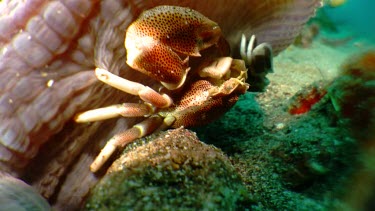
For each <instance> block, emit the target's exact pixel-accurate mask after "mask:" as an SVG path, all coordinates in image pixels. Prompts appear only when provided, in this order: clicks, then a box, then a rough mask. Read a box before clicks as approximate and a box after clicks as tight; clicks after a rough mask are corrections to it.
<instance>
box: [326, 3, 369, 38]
mask: <svg viewBox="0 0 375 211" xmlns="http://www.w3.org/2000/svg"><path fill="white" fill-rule="evenodd" d="M323 11H324V12H325V13H326V14H327V16H328V17H329V18H331V20H332V21H333V22H334V23H335V25H336V26H337V28H338V29H340V30H346V31H349V32H352V33H353V34H354V35H361V36H363V37H367V38H369V39H372V40H375V1H374V0H347V2H346V3H345V4H343V5H341V6H339V7H329V6H325V7H324V8H323Z"/></svg>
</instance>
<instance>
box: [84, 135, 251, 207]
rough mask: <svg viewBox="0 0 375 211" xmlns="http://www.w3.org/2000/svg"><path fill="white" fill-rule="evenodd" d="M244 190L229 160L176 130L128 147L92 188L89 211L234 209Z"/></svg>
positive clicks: (88, 205) (237, 205)
mask: <svg viewBox="0 0 375 211" xmlns="http://www.w3.org/2000/svg"><path fill="white" fill-rule="evenodd" d="M245 192H246V190H245V189H244V186H243V185H242V182H241V179H240V177H239V176H238V174H237V173H236V172H235V169H234V167H233V166H232V165H231V163H230V161H229V160H228V158H227V157H226V156H225V155H224V154H223V152H222V151H220V150H219V149H217V148H215V147H213V146H209V145H206V144H204V143H202V142H200V141H199V140H198V139H197V137H196V135H195V133H193V132H191V131H188V130H185V129H176V130H170V131H167V132H160V133H158V134H155V135H152V136H150V137H148V138H144V139H140V140H139V141H136V142H135V143H132V144H130V145H129V146H127V147H126V149H125V150H124V152H123V154H122V156H121V157H120V158H119V159H117V160H116V161H115V162H114V163H113V165H112V166H111V167H110V168H109V170H108V172H107V174H106V176H105V177H104V178H103V179H102V180H101V181H100V182H99V184H98V185H97V186H96V187H95V188H94V190H92V193H91V196H90V197H89V199H88V201H87V204H86V207H85V208H86V209H87V210H128V209H133V210H187V209H189V210H191V209H194V210H235V209H237V208H239V203H241V200H242V198H243V197H244V194H245Z"/></svg>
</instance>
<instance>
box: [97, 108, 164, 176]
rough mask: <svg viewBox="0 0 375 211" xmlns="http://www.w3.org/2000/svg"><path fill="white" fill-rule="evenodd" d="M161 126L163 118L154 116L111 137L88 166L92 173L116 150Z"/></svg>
mask: <svg viewBox="0 0 375 211" xmlns="http://www.w3.org/2000/svg"><path fill="white" fill-rule="evenodd" d="M162 124H163V118H162V117H160V116H158V115H155V116H152V117H150V118H147V119H146V120H144V121H142V122H140V123H138V124H136V125H134V126H133V127H132V128H130V129H128V130H125V131H124V132H122V133H119V134H117V135H115V136H114V137H112V138H111V139H110V140H109V141H108V142H107V144H106V145H105V146H104V148H103V149H102V150H101V151H100V154H99V155H98V156H97V157H96V158H95V160H94V162H93V163H92V164H91V165H90V170H91V171H92V172H97V171H98V170H99V169H100V168H101V167H102V166H103V165H104V163H105V162H106V161H107V160H108V159H109V158H110V157H111V155H112V154H113V153H114V152H115V151H116V149H119V148H123V147H124V146H125V145H126V144H128V143H130V142H132V141H134V140H135V139H137V138H141V137H144V136H146V135H148V134H150V133H152V132H154V131H155V130H156V129H157V128H158V127H160V125H162Z"/></svg>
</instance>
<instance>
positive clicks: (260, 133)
mask: <svg viewBox="0 0 375 211" xmlns="http://www.w3.org/2000/svg"><path fill="white" fill-rule="evenodd" d="M322 37H324V34H323V35H320V36H318V37H317V38H316V39H315V40H314V41H313V43H312V44H311V46H309V47H307V48H301V47H297V46H295V45H292V46H290V47H289V48H288V49H286V50H285V51H284V52H282V53H280V54H279V55H278V56H276V57H275V58H274V73H272V74H269V75H268V78H269V80H270V84H269V85H268V87H267V89H266V91H265V92H261V93H247V94H246V95H245V96H243V97H242V98H241V99H240V101H239V102H238V103H237V104H236V105H235V106H234V108H232V109H231V111H229V112H228V113H227V114H226V115H225V116H223V117H222V118H221V119H219V120H218V121H216V122H214V123H212V124H210V125H208V126H206V127H204V128H199V129H196V131H197V133H198V136H199V138H200V139H201V140H203V141H204V142H206V143H209V144H213V145H215V146H217V147H218V148H220V149H222V150H223V151H224V153H226V154H227V155H228V156H229V157H230V160H231V162H232V164H233V165H234V166H235V168H236V170H237V171H238V172H239V173H240V175H241V177H242V179H243V181H244V183H245V185H246V188H247V190H248V191H249V193H250V200H249V201H248V203H246V206H245V207H248V208H249V207H250V208H251V210H374V209H375V202H374V201H375V198H374V196H373V195H374V190H375V183H374V182H373V178H374V174H375V173H374V170H375V169H374V167H372V166H373V164H374V162H371V161H369V160H370V159H369V157H368V154H366V153H368V152H366V150H363V148H361V147H359V146H358V143H357V140H355V139H354V138H352V137H351V134H350V133H349V132H348V130H347V127H348V126H347V124H345V123H343V121H342V120H341V119H340V116H339V115H336V111H335V109H334V108H333V106H332V104H331V102H330V100H329V99H328V100H326V101H325V102H321V103H320V104H317V106H315V107H313V109H312V110H311V111H310V112H308V113H306V114H302V115H290V114H289V113H288V112H287V109H288V106H289V105H290V103H291V101H290V98H291V97H292V96H293V95H294V94H295V93H296V92H298V91H301V90H309V88H308V85H310V84H313V83H316V82H318V81H323V83H329V81H332V80H333V79H334V78H335V77H336V76H337V74H339V72H340V69H341V67H342V64H343V63H345V62H346V61H347V60H350V58H351V57H353V56H354V55H358V54H360V53H361V52H366V51H367V50H369V49H375V47H374V46H375V45H374V44H373V42H371V41H368V40H366V39H362V38H358V37H357V38H354V39H352V40H350V41H349V42H343V43H342V44H339V45H337V46H330V45H326V44H323V42H322V41H321V38H322ZM324 38H326V37H324ZM330 39H336V38H335V37H330ZM370 118H371V117H370ZM370 132H371V131H370ZM363 153H365V154H366V155H363ZM373 155H374V154H371V153H370V157H371V156H372V157H371V158H373V157H374V156H373ZM363 172H365V173H363Z"/></svg>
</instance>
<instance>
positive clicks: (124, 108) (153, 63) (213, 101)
mask: <svg viewBox="0 0 375 211" xmlns="http://www.w3.org/2000/svg"><path fill="white" fill-rule="evenodd" d="M125 48H126V50H127V64H128V65H129V66H130V67H132V68H133V69H135V70H138V71H140V72H142V73H144V74H146V75H148V76H150V77H152V78H153V79H156V80H158V81H160V85H159V86H158V87H152V88H151V87H148V86H144V85H142V84H141V83H140V82H134V81H129V80H127V79H125V78H121V77H119V76H116V75H114V74H112V73H111V72H109V71H108V70H105V69H103V68H96V70H95V73H96V76H97V78H98V79H99V80H100V81H102V82H104V83H106V84H108V85H110V86H112V87H114V88H117V89H119V90H122V91H124V92H126V93H128V94H132V95H137V96H139V97H140V99H141V100H142V101H144V102H143V103H123V104H118V105H112V106H109V107H104V108H99V109H94V110H90V111H86V112H83V113H80V114H78V115H76V117H75V121H76V122H91V121H98V120H105V119H109V118H114V117H118V116H123V117H142V116H145V117H147V118H146V119H145V120H144V121H142V122H140V123H138V124H136V125H134V126H133V127H132V128H130V129H127V130H125V131H123V132H121V133H119V134H117V135H115V136H114V137H112V138H111V139H110V140H109V141H108V142H107V144H106V145H105V147H104V148H103V149H102V151H101V152H100V154H99V155H98V156H97V157H96V159H95V160H94V162H93V163H92V164H91V166H90V169H91V171H92V172H96V171H98V170H99V169H100V168H101V167H102V165H103V164H104V163H105V162H106V161H107V160H108V158H109V157H110V156H111V155H112V154H113V153H114V152H115V151H116V150H117V149H120V148H123V147H124V146H125V145H126V144H128V143H129V142H132V141H134V140H135V139H137V138H140V137H143V136H145V135H148V134H150V133H152V132H154V131H157V130H162V129H166V128H169V127H173V128H178V127H181V126H183V127H189V126H197V125H202V124H206V123H208V122H210V121H212V120H214V119H216V118H218V117H219V116H220V115H222V114H223V113H225V112H226V111H227V110H228V109H229V108H230V107H232V106H233V105H234V104H235V102H236V101H237V100H238V97H239V96H240V95H242V94H244V93H245V92H246V91H247V90H248V88H249V84H248V83H247V82H246V80H247V67H248V68H253V67H257V65H254V64H256V63H258V64H263V65H262V66H263V67H262V68H263V69H262V71H263V70H264V69H265V70H266V71H269V69H271V68H270V67H272V65H271V64H272V54H270V52H272V49H271V47H270V45H267V44H261V45H259V46H256V45H255V37H254V36H253V37H252V38H251V39H250V42H249V43H247V41H246V38H245V37H244V36H243V38H242V44H241V55H242V57H243V58H242V59H233V58H231V57H230V49H229V45H228V44H227V42H226V41H225V39H224V38H223V35H222V33H221V29H220V27H219V26H218V24H217V23H215V22H214V21H212V20H210V19H208V18H207V17H205V16H203V15H202V14H200V13H198V12H197V11H194V10H192V9H189V8H184V7H177V6H159V7H155V8H153V9H151V10H147V11H145V12H143V13H142V14H141V15H140V16H139V18H138V19H137V20H136V21H135V22H133V23H132V24H131V25H130V26H129V27H128V29H127V32H126V37H125ZM255 55H262V56H261V57H260V58H261V59H259V57H258V56H257V57H256V56H255ZM257 58H258V59H257ZM264 64H266V65H264ZM258 66H259V65H258ZM262 71H261V72H262ZM155 90H158V91H155Z"/></svg>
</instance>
